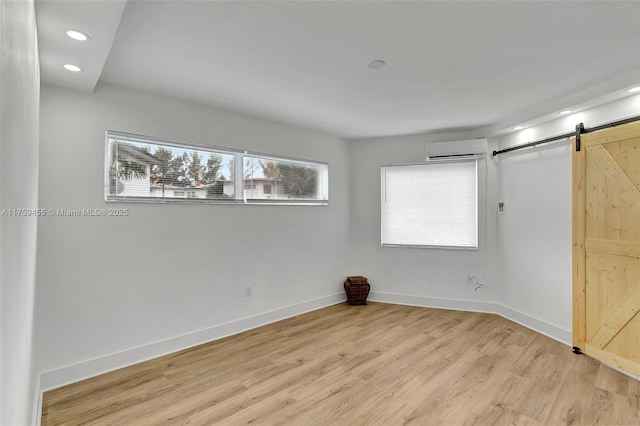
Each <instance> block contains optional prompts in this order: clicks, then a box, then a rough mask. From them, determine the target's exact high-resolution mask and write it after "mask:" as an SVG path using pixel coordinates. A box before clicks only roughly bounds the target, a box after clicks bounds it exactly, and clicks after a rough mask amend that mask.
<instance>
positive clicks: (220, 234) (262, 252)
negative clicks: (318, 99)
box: [36, 85, 349, 388]
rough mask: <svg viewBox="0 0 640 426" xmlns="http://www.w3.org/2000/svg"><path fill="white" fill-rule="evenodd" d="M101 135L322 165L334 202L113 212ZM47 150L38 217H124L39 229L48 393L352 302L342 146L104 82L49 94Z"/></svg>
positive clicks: (134, 207) (50, 220) (41, 332)
mask: <svg viewBox="0 0 640 426" xmlns="http://www.w3.org/2000/svg"><path fill="white" fill-rule="evenodd" d="M107 129H110V130H117V131H123V132H129V133H135V134H141V135H148V136H158V137H162V138H167V139H174V140H180V141H184V142H192V143H197V144H205V145H206V144H211V145H216V146H222V147H231V148H246V149H248V150H252V151H256V152H265V153H270V154H275V155H285V156H291V157H296V158H304V159H311V160H319V161H325V162H328V163H329V168H330V185H331V197H330V200H329V203H330V205H329V206H256V205H249V206H247V205H241V206H237V205H193V204H183V205H176V204H145V203H108V204H107V203H105V202H104V200H103V176H104V171H103V167H104V166H103V163H104V132H105V130H107ZM40 143H41V147H40V148H41V153H42V155H41V163H40V164H41V169H40V188H41V191H40V206H41V207H43V208H53V209H59V208H64V209H82V208H92V209H93V208H105V207H106V208H110V207H114V208H115V207H117V208H127V209H129V211H130V213H129V215H128V216H127V217H49V216H47V217H45V218H42V219H41V220H40V223H39V235H38V254H39V261H38V268H37V272H38V281H37V311H38V316H37V328H36V332H37V335H36V338H37V362H38V367H39V369H40V370H41V371H44V372H46V373H47V374H45V375H44V376H43V387H44V388H47V387H51V386H56V385H59V384H61V383H64V382H67V381H70V380H77V379H78V378H80V377H84V376H88V375H92V374H96V373H98V372H102V371H105V370H108V369H111V368H114V367H118V366H121V365H122V364H126V363H132V362H137V361H140V360H141V359H144V358H148V357H152V356H157V355H159V354H160V353H165V352H170V351H174V350H177V349H181V348H183V347H185V346H188V345H193V344H196V343H200V342H202V341H205V340H209V339H213V338H216V337H219V336H220V335H224V334H229V333H233V332H237V331H239V330H241V329H243V328H247V327H251V326H256V325H258V324H259V323H261V322H266V321H274V320H277V319H280V318H282V317H284V316H287V315H292V314H295V313H298V312H300V311H304V310H309V309H314V308H317V307H320V306H323V305H327V304H331V303H337V302H338V301H341V300H344V290H343V289H342V282H343V281H344V278H345V275H344V274H345V271H346V270H347V267H346V265H347V261H348V254H349V250H348V242H349V240H348V237H349V236H348V225H349V223H348V218H349V204H348V200H349V190H348V185H347V179H348V167H349V164H348V155H347V154H348V153H347V146H346V142H345V141H343V140H341V139H338V138H334V137H330V136H324V135H320V134H315V133H311V132H307V131H303V130H299V129H294V128H291V127H286V126H282V125H278V124H273V123H269V122H264V121H259V120H255V119H251V118H247V117H243V116H240V115H236V114H232V113H227V112H223V111H220V110H216V109H211V108H206V107H203V106H199V105H195V104H189V103H185V102H181V101H178V100H172V99H169V98H164V97H160V96H155V95H151V94H146V93H142V92H137V91H135V90H131V89H126V88H120V87H117V86H109V85H99V86H98V87H97V90H96V92H95V93H93V94H87V93H81V92H75V91H70V90H65V89H60V88H56V87H51V86H43V87H42V97H41V139H40ZM249 259H250V260H251V261H250V262H248V261H247V260H249ZM283 260H284V261H286V267H284V268H283V267H282V263H283ZM274 264H275V265H278V267H277V268H273V267H272V265H274ZM162 265H175V267H172V268H169V269H167V268H166V267H162ZM244 286H252V287H253V295H252V296H250V297H245V296H244Z"/></svg>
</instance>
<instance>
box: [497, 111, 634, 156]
mask: <svg viewBox="0 0 640 426" xmlns="http://www.w3.org/2000/svg"><path fill="white" fill-rule="evenodd" d="M634 121H640V115H636V116H634V117H630V118H625V119H624V120H617V121H612V122H610V123H605V124H601V125H599V126H595V127H589V128H588V129H586V128H585V127H584V124H583V123H580V124H576V130H575V131H573V132H569V133H564V134H562V135H558V136H552V137H550V138H546V139H541V140H539V141H535V142H527V143H524V144H522V145H516V146H512V147H510V148H505V149H501V150H498V151H493V154H492V155H493V156H494V157H495V156H496V155H499V154H505V153H507V152H512V151H517V150H520V149H524V148H529V147H532V146H538V145H543V144H545V143H549V142H555V141H559V140H561V139H567V138H571V137H575V138H576V151H580V149H581V143H580V135H584V134H585V133H591V132H596V131H598V130H603V129H608V128H610V127H616V126H620V125H622V124H627V123H633V122H634Z"/></svg>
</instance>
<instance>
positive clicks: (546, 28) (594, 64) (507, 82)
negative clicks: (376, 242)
mask: <svg viewBox="0 0 640 426" xmlns="http://www.w3.org/2000/svg"><path fill="white" fill-rule="evenodd" d="M36 17H37V22H38V38H39V48H40V58H41V78H42V81H43V82H44V83H48V84H54V85H59V86H64V87H69V88H73V89H77V90H85V91H93V90H94V88H95V87H96V85H97V84H100V83H101V82H103V83H110V84H116V85H121V86H126V87H130V88H135V89H140V90H144V91H148V92H154V93H158V94H163V95H167V96H171V97H174V98H178V99H183V100H187V101H192V102H197V103H201V104H205V105H211V106H215V107H219V108H223V109H226V110H231V111H235V112H239V113H242V114H248V115H251V116H254V117H259V118H262V119H266V120H269V121H275V122H279V123H283V124H287V125H292V126H296V127H301V128H306V129H311V130H315V131H320V132H323V133H328V134H333V135H336V136H340V137H344V138H365V137H377V136H388V135H401V134H413V133H422V132H437V131H450V130H473V129H491V131H498V130H501V129H503V128H507V127H509V126H513V125H516V124H518V122H521V121H525V120H529V119H533V118H535V117H536V116H540V115H543V114H545V113H555V112H556V111H559V110H561V109H565V108H571V107H573V106H575V105H579V104H583V103H584V102H585V101H587V100H588V99H591V98H595V97H598V96H604V95H608V94H610V93H612V92H615V91H620V92H624V90H625V89H627V88H629V87H630V86H633V85H636V84H639V83H640V2H612V1H601V2H599V1H584V2H580V1H567V2H564V1H550V2H540V1H531V2H525V1H512V2H507V1H496V2H487V1H470V2H462V1H441V2H427V1H423V2H419V1H407V2H404V1H386V2H382V1H349V2H347V1H327V2H308V1H291V2H281V1H260V2H258V1H255V2H244V1H230V2H223V1H194V2H190V1H153V0H147V1H131V0H130V1H128V2H126V1H97V0H91V1H87V0H80V1H51V0H40V1H37V2H36ZM68 28H74V29H79V30H81V31H84V32H86V33H88V34H89V35H90V36H91V40H90V41H89V42H86V43H80V42H76V41H74V40H71V39H68V38H67V37H66V35H65V34H64V30H65V29H68ZM377 59H381V60H384V61H385V62H386V66H385V67H384V68H382V69H378V70H372V69H370V68H368V66H367V65H368V64H369V62H371V61H372V60H377ZM68 61H75V62H74V63H77V65H80V66H81V67H82V68H83V69H84V71H83V72H80V73H70V72H67V71H65V70H64V69H62V67H61V66H62V64H63V63H65V62H68Z"/></svg>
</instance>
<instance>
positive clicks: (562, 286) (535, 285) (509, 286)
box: [494, 95, 640, 344]
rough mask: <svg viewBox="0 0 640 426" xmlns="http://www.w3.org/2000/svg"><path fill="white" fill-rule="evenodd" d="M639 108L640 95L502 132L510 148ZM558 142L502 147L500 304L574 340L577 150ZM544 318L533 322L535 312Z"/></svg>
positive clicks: (561, 337) (503, 144) (525, 320)
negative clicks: (574, 165) (573, 217)
mask: <svg viewBox="0 0 640 426" xmlns="http://www.w3.org/2000/svg"><path fill="white" fill-rule="evenodd" d="M636 115H640V96H639V95H634V96H629V97H626V98H622V99H620V100H617V101H614V102H610V103H607V104H604V105H601V106H598V107H595V108H591V109H588V110H584V111H581V112H579V113H576V114H574V115H571V116H569V117H562V118H558V119H556V120H552V121H549V122H546V123H544V124H541V125H538V126H535V127H531V128H529V129H527V130H524V131H520V132H513V133H510V134H508V135H505V136H503V137H501V138H500V139H499V147H500V148H506V147H510V146H514V145H517V144H521V143H525V142H528V141H533V140H540V139H544V138H547V137H551V136H555V135H560V134H564V133H567V132H570V131H572V130H573V129H575V125H576V124H577V123H580V122H583V123H584V125H585V127H586V128H589V127H594V126H597V125H599V124H603V123H606V122H610V121H614V120H619V119H622V118H627V117H631V116H636ZM572 149H573V147H572V146H571V145H570V144H569V143H568V142H557V143H552V144H549V145H542V146H539V147H537V148H528V149H524V150H521V151H514V152H512V153H507V154H501V155H499V156H498V157H496V159H495V160H494V161H495V163H496V165H497V169H498V175H499V178H498V181H499V185H498V193H499V196H498V198H499V201H502V202H504V203H505V211H504V214H503V215H497V214H496V217H497V223H498V226H497V238H498V245H497V254H498V257H497V262H496V265H497V273H496V276H497V277H498V281H499V286H500V288H501V294H500V304H501V305H502V306H503V307H504V309H505V310H506V314H507V315H508V316H510V317H512V318H514V319H521V317H522V322H523V323H524V324H527V325H529V326H532V327H533V328H535V329H538V330H539V331H543V332H546V333H547V334H549V335H552V336H553V337H555V338H557V339H558V340H561V341H563V342H565V343H567V344H570V343H571V309H572V306H571V285H572V283H571V280H572V276H571V264H572V259H571V208H572V207H571V191H572V189H571V152H572ZM532 318H533V319H537V320H539V321H534V322H532V321H531V319H532Z"/></svg>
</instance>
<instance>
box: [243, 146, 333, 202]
mask: <svg viewBox="0 0 640 426" xmlns="http://www.w3.org/2000/svg"><path fill="white" fill-rule="evenodd" d="M327 172H328V167H327V165H326V164H322V163H311V162H308V161H299V160H289V159H283V158H276V157H267V156H262V155H260V156H256V155H246V156H245V160H244V179H245V198H247V199H248V200H252V201H254V202H258V201H259V200H267V199H268V200H286V201H289V202H305V201H326V200H328V198H329V191H328V183H329V180H328V176H327ZM274 185H275V186H276V188H277V190H276V191H273V186H274Z"/></svg>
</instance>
